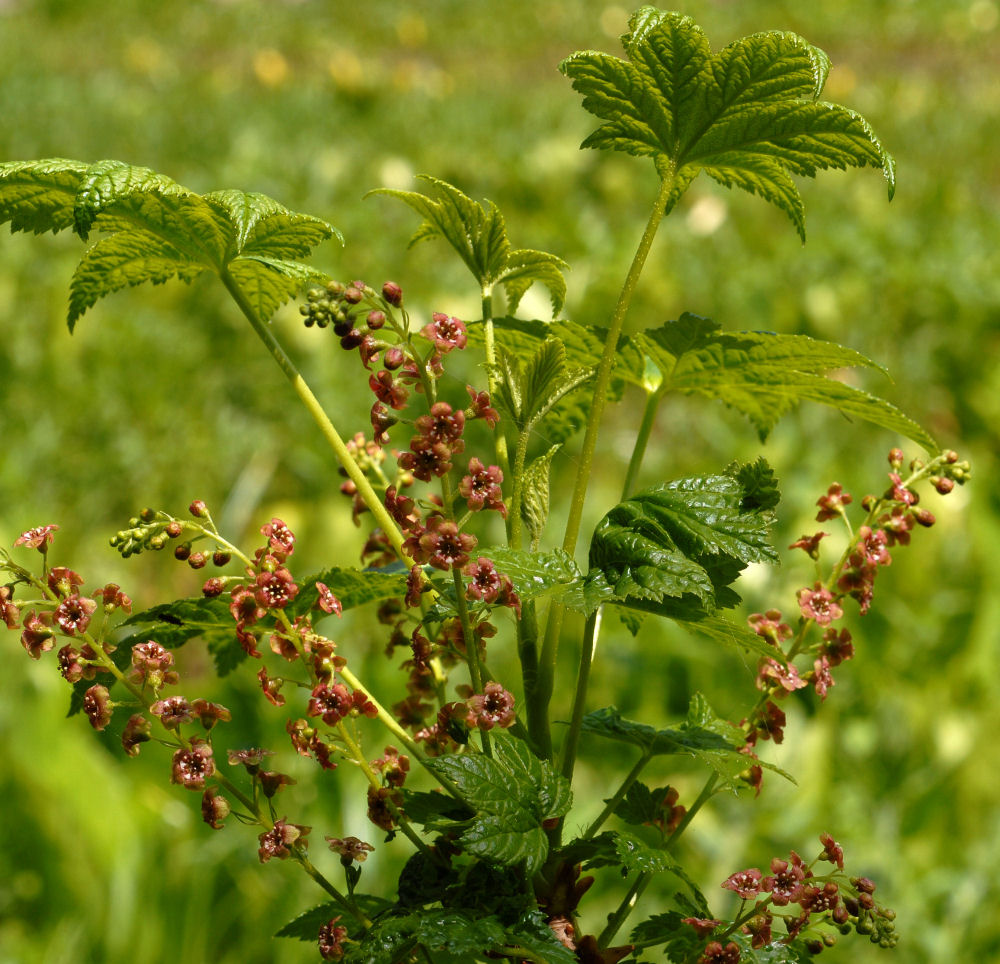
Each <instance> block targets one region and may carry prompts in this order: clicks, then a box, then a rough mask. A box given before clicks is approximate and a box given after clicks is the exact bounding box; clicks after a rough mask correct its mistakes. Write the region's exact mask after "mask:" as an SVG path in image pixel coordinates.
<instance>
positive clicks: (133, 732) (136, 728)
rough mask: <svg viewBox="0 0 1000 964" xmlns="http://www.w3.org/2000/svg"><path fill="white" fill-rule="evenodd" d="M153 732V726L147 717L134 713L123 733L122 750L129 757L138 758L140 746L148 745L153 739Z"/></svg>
mask: <svg viewBox="0 0 1000 964" xmlns="http://www.w3.org/2000/svg"><path fill="white" fill-rule="evenodd" d="M151 730H152V725H151V724H150V722H149V720H147V719H146V717H144V716H143V715H142V714H141V713H133V714H132V715H131V716H130V717H129V718H128V723H126V724H125V729H124V730H123V731H122V749H123V750H124V751H125V752H126V753H127V754H128V755H129V756H138V755H139V746H140V744H142V743H148V742H149V740H150V739H152V737H151V736H150V731H151Z"/></svg>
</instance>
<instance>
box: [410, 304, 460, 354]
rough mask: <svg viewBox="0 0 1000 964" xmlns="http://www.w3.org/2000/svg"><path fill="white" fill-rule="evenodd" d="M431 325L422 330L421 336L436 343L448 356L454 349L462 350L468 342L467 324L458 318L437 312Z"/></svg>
mask: <svg viewBox="0 0 1000 964" xmlns="http://www.w3.org/2000/svg"><path fill="white" fill-rule="evenodd" d="M431 317H432V319H433V320H432V321H431V323H430V324H429V325H424V327H423V328H421V329H420V334H421V335H423V336H424V338H426V339H428V340H429V341H432V342H434V344H435V345H436V346H437V348H438V350H439V351H440V352H442V353H444V354H447V353H448V352H450V351H451V350H452V349H454V348H458V349H462V348H464V347H465V346H466V344H467V342H468V336H467V335H466V331H465V324H464V323H463V322H461V321H459V320H458V319H457V318H449V317H448V316H447V315H444V314H441V313H440V312H435V313H434V314H433V315H432V316H431Z"/></svg>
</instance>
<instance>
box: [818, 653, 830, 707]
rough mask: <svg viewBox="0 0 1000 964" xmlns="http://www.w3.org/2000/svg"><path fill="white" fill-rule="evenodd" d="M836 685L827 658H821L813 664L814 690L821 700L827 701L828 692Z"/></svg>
mask: <svg viewBox="0 0 1000 964" xmlns="http://www.w3.org/2000/svg"><path fill="white" fill-rule="evenodd" d="M833 684H834V679H833V674H832V673H831V672H830V661H829V660H828V659H827V658H826V657H825V656H820V658H819V659H817V660H816V661H815V662H814V663H813V689H814V690H816V695H817V696H818V697H819V698H820V699H821V700H825V699H826V694H827V691H828V690H829V689H830V687H831V686H833Z"/></svg>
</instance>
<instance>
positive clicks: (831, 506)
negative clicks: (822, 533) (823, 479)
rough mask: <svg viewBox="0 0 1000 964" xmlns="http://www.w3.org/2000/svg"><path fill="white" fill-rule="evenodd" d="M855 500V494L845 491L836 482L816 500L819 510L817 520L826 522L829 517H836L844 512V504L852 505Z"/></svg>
mask: <svg viewBox="0 0 1000 964" xmlns="http://www.w3.org/2000/svg"><path fill="white" fill-rule="evenodd" d="M853 501H854V496H852V495H851V494H850V493H849V492H845V491H844V487H843V486H842V485H841V484H840V483H839V482H834V483H833V485H831V486H830V488H829V489H827V490H826V495H821V496H820V497H819V498H818V499H817V500H816V505H818V506H819V512H817V513H816V521H817V522H826V520H827V519H835V518H836V517H837V516H839V515H843V514H844V506H847V505H850V504H851V503H852V502H853Z"/></svg>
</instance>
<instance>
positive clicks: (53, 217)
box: [0, 157, 87, 234]
mask: <svg viewBox="0 0 1000 964" xmlns="http://www.w3.org/2000/svg"><path fill="white" fill-rule="evenodd" d="M86 170H87V165H86V164H83V163H82V162H80V161H70V160H66V159H65V158H60V157H54V158H45V159H44V160H39V161H12V162H10V163H7V164H0V224H6V223H7V222H8V221H9V222H10V230H11V232H12V233H13V232H14V231H33V232H34V233H35V234H44V233H45V232H46V231H52V232H53V233H55V232H57V231H62V230H63V229H64V228H69V227H72V226H73V206H74V204H75V202H76V192H77V189H78V187H79V185H80V181H81V179H82V178H83V175H84V173H85V172H86Z"/></svg>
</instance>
